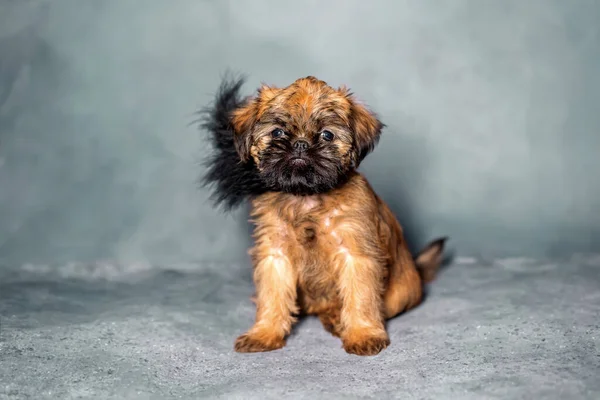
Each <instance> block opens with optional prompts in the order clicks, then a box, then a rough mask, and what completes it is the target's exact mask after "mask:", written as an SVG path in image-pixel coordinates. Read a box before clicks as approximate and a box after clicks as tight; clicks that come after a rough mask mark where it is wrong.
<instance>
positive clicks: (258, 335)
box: [234, 331, 285, 353]
mask: <svg viewBox="0 0 600 400" xmlns="http://www.w3.org/2000/svg"><path fill="white" fill-rule="evenodd" d="M283 346H285V339H284V338H282V337H280V336H276V335H273V334H269V333H267V332H260V331H259V332H251V331H249V332H246V333H244V334H243V335H241V336H240V337H238V338H237V339H236V341H235V346H234V349H235V351H237V352H238V353H258V352H263V351H272V350H277V349H280V348H282V347H283Z"/></svg>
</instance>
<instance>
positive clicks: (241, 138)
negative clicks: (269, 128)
mask: <svg viewBox="0 0 600 400" xmlns="http://www.w3.org/2000/svg"><path fill="white" fill-rule="evenodd" d="M278 90H279V89H278V88H277V87H274V86H267V85H265V84H263V85H262V86H261V87H260V88H259V89H258V92H257V96H256V97H255V98H249V99H248V100H247V101H246V103H245V104H244V105H243V106H241V107H240V108H238V109H236V110H235V111H233V113H232V114H231V125H232V127H233V130H234V133H235V135H234V139H233V142H234V146H235V150H236V151H237V153H238V155H239V156H240V159H241V160H242V162H247V161H248V160H249V159H250V147H251V146H252V140H253V136H252V130H253V128H254V124H255V123H256V121H257V120H258V117H259V112H260V109H261V107H262V106H264V104H265V103H267V102H268V101H270V100H271V99H272V98H273V97H275V95H276V94H277V92H278Z"/></svg>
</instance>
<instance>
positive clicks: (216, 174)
mask: <svg viewBox="0 0 600 400" xmlns="http://www.w3.org/2000/svg"><path fill="white" fill-rule="evenodd" d="M244 81H245V79H244V78H243V77H237V78H234V77H232V76H230V74H227V76H225V77H224V78H223V80H222V82H221V85H220V87H219V89H218V91H217V94H216V96H215V99H214V101H213V102H212V104H210V105H208V106H207V107H205V108H203V109H202V110H200V111H199V112H198V114H199V115H200V117H199V118H198V119H197V120H196V122H199V123H200V129H201V130H204V131H206V133H207V134H208V140H209V142H210V144H211V145H212V149H211V150H210V153H209V155H208V157H207V158H206V160H205V161H204V163H203V164H204V166H205V167H206V170H205V172H204V174H203V176H202V177H201V180H200V184H201V186H202V187H209V188H210V190H211V197H210V198H211V200H212V201H213V204H214V205H215V206H221V207H223V208H224V210H225V211H231V210H233V209H235V208H237V207H238V206H240V205H241V204H242V203H243V202H244V201H245V200H246V199H248V197H250V196H253V195H258V194H262V193H264V192H265V185H264V184H263V182H262V181H261V179H260V176H259V174H258V169H257V168H256V165H255V164H254V161H253V160H250V161H249V162H246V163H243V162H242V161H241V160H240V157H239V155H238V153H237V151H236V149H235V146H234V135H235V133H234V131H233V128H232V126H231V123H230V118H231V113H232V111H234V110H235V109H237V108H239V107H241V106H243V105H244V103H245V102H246V100H245V99H243V98H242V97H241V96H240V89H241V87H242V85H243V84H244Z"/></svg>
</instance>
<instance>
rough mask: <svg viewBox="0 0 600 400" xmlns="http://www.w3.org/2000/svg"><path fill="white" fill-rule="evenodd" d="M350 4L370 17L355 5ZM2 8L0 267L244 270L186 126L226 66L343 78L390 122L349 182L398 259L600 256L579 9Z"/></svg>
mask: <svg viewBox="0 0 600 400" xmlns="http://www.w3.org/2000/svg"><path fill="white" fill-rule="evenodd" d="M369 3H370V4H369ZM48 4H50V5H49V6H47V7H44V6H43V4H42V3H40V2H37V1H27V0H20V1H9V0H0V57H1V58H0V73H1V75H0V262H2V263H4V265H8V264H15V263H24V262H34V263H39V262H46V263H60V262H67V261H74V260H83V261H85V260H90V259H100V258H102V259H106V258H111V259H117V260H119V261H122V262H132V261H152V262H161V263H162V262H165V263H166V262H187V261H198V260H236V259H240V258H244V257H245V248H246V247H247V246H248V243H249V242H248V235H247V234H248V231H247V226H246V225H245V215H244V213H243V212H238V213H237V214H234V215H231V216H224V215H222V214H220V213H219V212H218V211H216V210H213V209H212V208H211V207H210V204H209V203H208V202H207V193H206V192H204V191H201V190H198V189H197V185H196V183H195V180H196V179H197V177H198V175H199V173H200V172H201V171H200V167H199V166H198V165H197V162H198V159H199V158H201V157H202V156H203V154H205V153H204V152H205V149H206V145H205V142H204V141H203V135H202V134H201V133H200V132H198V131H197V130H196V129H195V128H194V127H190V126H188V123H189V122H190V121H192V120H193V118H194V115H193V113H194V111H195V110H196V109H197V108H199V107H201V106H203V105H205V104H206V103H207V102H208V101H210V99H211V97H212V94H213V93H214V91H215V89H216V87H217V85H218V83H219V77H220V75H221V74H222V73H223V72H224V71H225V70H226V69H232V70H234V71H238V72H244V73H247V74H248V75H249V77H250V79H249V82H248V85H247V87H246V90H247V92H248V93H250V92H251V91H252V90H253V89H254V88H255V87H256V86H257V85H258V83H259V82H261V81H265V82H269V83H273V84H278V85H286V84H288V83H290V82H291V81H293V80H294V79H296V78H298V77H301V76H305V75H309V74H311V75H317V76H319V77H320V78H322V79H324V80H327V81H328V82H330V83H331V84H333V85H340V84H347V85H349V86H350V87H351V88H352V89H353V90H354V91H355V93H357V95H358V96H359V97H361V98H362V99H364V100H365V101H366V102H367V103H369V104H370V105H371V106H372V108H374V109H375V110H376V111H378V112H379V114H380V115H381V117H382V119H383V120H384V122H385V123H386V124H387V125H388V128H387V129H386V131H385V135H384V138H383V139H382V141H381V143H380V146H379V147H378V149H377V151H376V152H375V153H374V154H373V155H371V156H370V158H368V159H367V161H366V163H365V164H364V167H363V170H364V172H365V173H366V174H367V176H368V177H369V178H370V179H371V180H372V182H373V184H374V186H375V187H376V189H377V190H378V191H379V192H380V193H381V194H382V196H383V197H384V198H385V199H386V200H388V201H389V202H390V203H391V204H392V206H393V208H394V210H395V211H396V212H397V214H398V215H399V216H400V218H401V220H402V222H403V223H404V224H405V225H406V227H407V230H408V231H409V234H410V239H411V242H412V245H413V246H416V247H418V246H420V245H421V244H423V243H424V242H425V241H426V240H427V239H429V238H431V237H432V236H435V235H441V234H448V235H449V236H451V238H452V239H453V242H452V244H453V247H454V248H455V249H456V251H457V253H458V254H459V255H471V254H473V255H476V254H482V253H483V254H488V253H493V254H497V255H517V254H523V255H534V254H546V255H566V254H569V253H570V252H573V251H588V250H593V249H594V246H596V247H595V248H596V249H599V248H600V245H599V244H600V235H599V233H598V232H599V230H600V212H599V211H600V179H597V178H596V179H593V178H592V175H594V173H595V172H594V171H596V173H597V171H599V170H600V158H598V157H597V153H598V150H600V132H599V129H600V96H599V93H600V92H599V91H600V77H599V75H598V73H597V71H598V70H599V69H600V46H598V43H599V41H600V28H599V26H600V25H599V24H600V3H598V2H597V1H595V0H589V1H584V0H572V1H569V2H567V1H560V0H527V1H521V0H505V1H502V2H500V1H491V0H490V1H487V0H454V1H446V2H442V1H408V0H405V1H401V0H389V1H374V2H365V1H359V0H356V1H347V0H344V1H343V0H338V1H327V2H317V1H302V2H299V1H286V2H282V1H256V0H252V1H251V0H239V1H233V0H229V1H224V0H219V1H216V0H215V1H198V0H178V1H167V0H162V1H159V0H144V1H139V0H135V1H134V0H111V1H109V0H105V1H97V2H92V1H81V0H71V1H62V0H57V1H53V2H51V3H50V2H48Z"/></svg>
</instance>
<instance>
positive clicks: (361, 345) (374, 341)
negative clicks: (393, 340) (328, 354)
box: [343, 332, 390, 356]
mask: <svg viewBox="0 0 600 400" xmlns="http://www.w3.org/2000/svg"><path fill="white" fill-rule="evenodd" d="M343 344H344V350H346V352H348V353H350V354H356V355H359V356H374V355H376V354H379V353H380V352H381V351H382V350H383V349H385V348H386V347H388V346H389V344H390V339H389V337H388V335H387V334H386V333H385V332H384V333H382V334H375V335H374V334H369V333H359V334H353V335H350V336H347V337H345V338H344V339H343Z"/></svg>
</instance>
